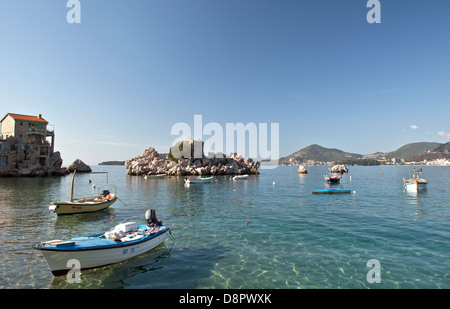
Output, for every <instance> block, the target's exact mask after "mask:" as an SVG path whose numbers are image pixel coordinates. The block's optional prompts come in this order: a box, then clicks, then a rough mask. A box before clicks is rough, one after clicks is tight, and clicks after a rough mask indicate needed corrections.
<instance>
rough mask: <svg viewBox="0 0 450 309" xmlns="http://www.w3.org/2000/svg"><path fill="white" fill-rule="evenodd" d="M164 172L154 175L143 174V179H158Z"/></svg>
mask: <svg viewBox="0 0 450 309" xmlns="http://www.w3.org/2000/svg"><path fill="white" fill-rule="evenodd" d="M165 176H166V174H156V175H144V179H160V178H164V177H165Z"/></svg>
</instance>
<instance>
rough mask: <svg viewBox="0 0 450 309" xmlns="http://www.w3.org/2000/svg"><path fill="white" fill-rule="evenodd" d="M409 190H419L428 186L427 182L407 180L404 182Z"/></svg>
mask: <svg viewBox="0 0 450 309" xmlns="http://www.w3.org/2000/svg"><path fill="white" fill-rule="evenodd" d="M404 187H405V189H406V190H407V191H418V190H423V189H426V188H427V184H426V183H423V182H407V183H405V184H404Z"/></svg>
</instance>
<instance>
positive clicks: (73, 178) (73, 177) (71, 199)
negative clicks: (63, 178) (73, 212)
mask: <svg viewBox="0 0 450 309" xmlns="http://www.w3.org/2000/svg"><path fill="white" fill-rule="evenodd" d="M76 172H77V170H74V171H73V176H72V187H71V188H70V201H71V202H73V182H74V180H75V173H76Z"/></svg>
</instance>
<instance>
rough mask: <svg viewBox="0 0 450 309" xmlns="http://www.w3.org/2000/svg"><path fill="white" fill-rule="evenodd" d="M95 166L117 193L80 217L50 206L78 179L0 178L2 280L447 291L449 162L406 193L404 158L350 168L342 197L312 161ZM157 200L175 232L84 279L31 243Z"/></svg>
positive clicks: (131, 215) (116, 218)
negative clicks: (200, 171)
mask: <svg viewBox="0 0 450 309" xmlns="http://www.w3.org/2000/svg"><path fill="white" fill-rule="evenodd" d="M93 169H94V171H107V172H108V173H109V174H108V180H109V183H110V184H115V185H116V188H117V195H118V196H119V198H120V201H117V202H116V203H115V204H114V205H112V206H111V207H110V208H109V209H107V210H105V211H101V212H97V213H92V214H83V215H72V216H62V217H57V216H56V215H54V214H51V213H48V205H49V203H50V202H52V201H61V200H67V199H68V198H69V195H70V183H71V178H72V177H71V176H67V177H61V178H57V177H55V178H0V254H1V255H0V288H3V289H11V288H17V287H18V283H19V282H21V281H22V279H23V278H24V279H23V282H22V284H21V286H20V287H21V288H37V289H42V288H57V289H64V288H70V289H74V288H163V289H165V288H171V289H183V288H186V289H188V288H189V289H209V288H211V289H216V288H220V289H228V288H231V289H265V288H271V289H297V288H306V289H310V288H356V289H366V288H369V289H383V288H394V289H395V288H400V289H406V288H408V289H409V288H420V289H425V288H445V289H448V288H450V277H449V271H450V244H449V239H450V238H449V237H450V200H449V196H450V167H423V171H424V175H423V176H424V178H425V179H427V180H428V181H429V184H428V188H427V189H426V190H424V191H423V192H419V193H418V194H410V193H406V192H405V191H404V190H403V186H402V178H403V177H404V176H406V177H408V176H409V174H410V171H411V168H409V167H351V166H350V167H349V173H348V174H346V175H344V176H343V181H342V184H341V185H337V187H342V188H346V189H351V190H352V191H354V192H353V193H352V194H345V195H313V194H311V192H312V191H314V190H318V189H323V188H325V186H326V185H325V183H324V180H323V175H324V174H326V173H327V167H308V170H309V173H308V174H307V175H298V174H297V172H296V171H297V168H296V167H278V168H276V169H273V170H261V174H260V175H255V176H251V177H250V179H248V180H241V181H232V180H231V178H230V177H225V176H221V177H217V178H216V181H215V182H214V183H210V184H195V185H191V186H190V187H185V186H184V183H183V179H182V177H171V178H164V179H147V180H146V179H144V178H143V177H137V176H128V175H127V173H126V169H125V168H124V167H121V166H93ZM89 180H91V181H92V183H89ZM104 182H105V175H104V174H78V175H77V176H76V180H75V197H77V196H85V195H92V194H93V193H94V192H97V189H93V188H92V184H97V185H98V184H102V183H104ZM150 208H154V209H156V214H157V217H158V219H162V220H163V221H164V224H165V225H166V226H168V227H170V228H171V230H172V234H173V236H174V240H172V239H170V238H169V239H167V240H166V242H165V243H164V245H162V246H161V247H158V248H157V249H155V250H154V251H151V252H149V253H147V254H144V255H141V256H139V257H136V258H134V259H132V260H129V261H126V262H123V263H120V264H116V265H112V266H108V267H103V268H99V269H96V270H90V271H86V272H84V273H83V274H82V276H81V283H78V284H75V283H68V282H67V280H66V277H65V276H63V277H53V275H52V274H51V272H50V271H49V269H48V267H47V264H46V262H45V260H44V258H43V257H42V256H41V255H40V253H39V252H38V251H32V247H33V246H34V245H35V244H36V243H39V242H41V241H45V240H51V239H64V238H69V237H75V236H85V235H91V234H95V233H99V232H102V231H106V230H108V229H110V228H111V227H113V226H114V225H115V224H118V223H120V222H122V221H124V220H125V221H136V222H138V223H144V214H145V211H146V210H147V209H150ZM30 256H31V259H30ZM371 259H376V260H378V262H379V265H380V272H379V274H380V278H381V282H380V283H370V282H368V280H367V274H368V272H369V271H371V270H372V267H371V266H369V267H368V266H367V262H368V261H369V260H371ZM28 264H29V268H28V271H27V266H28ZM24 275H25V277H24Z"/></svg>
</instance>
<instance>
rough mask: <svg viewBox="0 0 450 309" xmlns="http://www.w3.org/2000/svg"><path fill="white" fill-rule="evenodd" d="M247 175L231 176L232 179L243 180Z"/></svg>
mask: <svg viewBox="0 0 450 309" xmlns="http://www.w3.org/2000/svg"><path fill="white" fill-rule="evenodd" d="M248 177H249V176H248V175H236V176H234V177H233V180H245V179H248Z"/></svg>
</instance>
